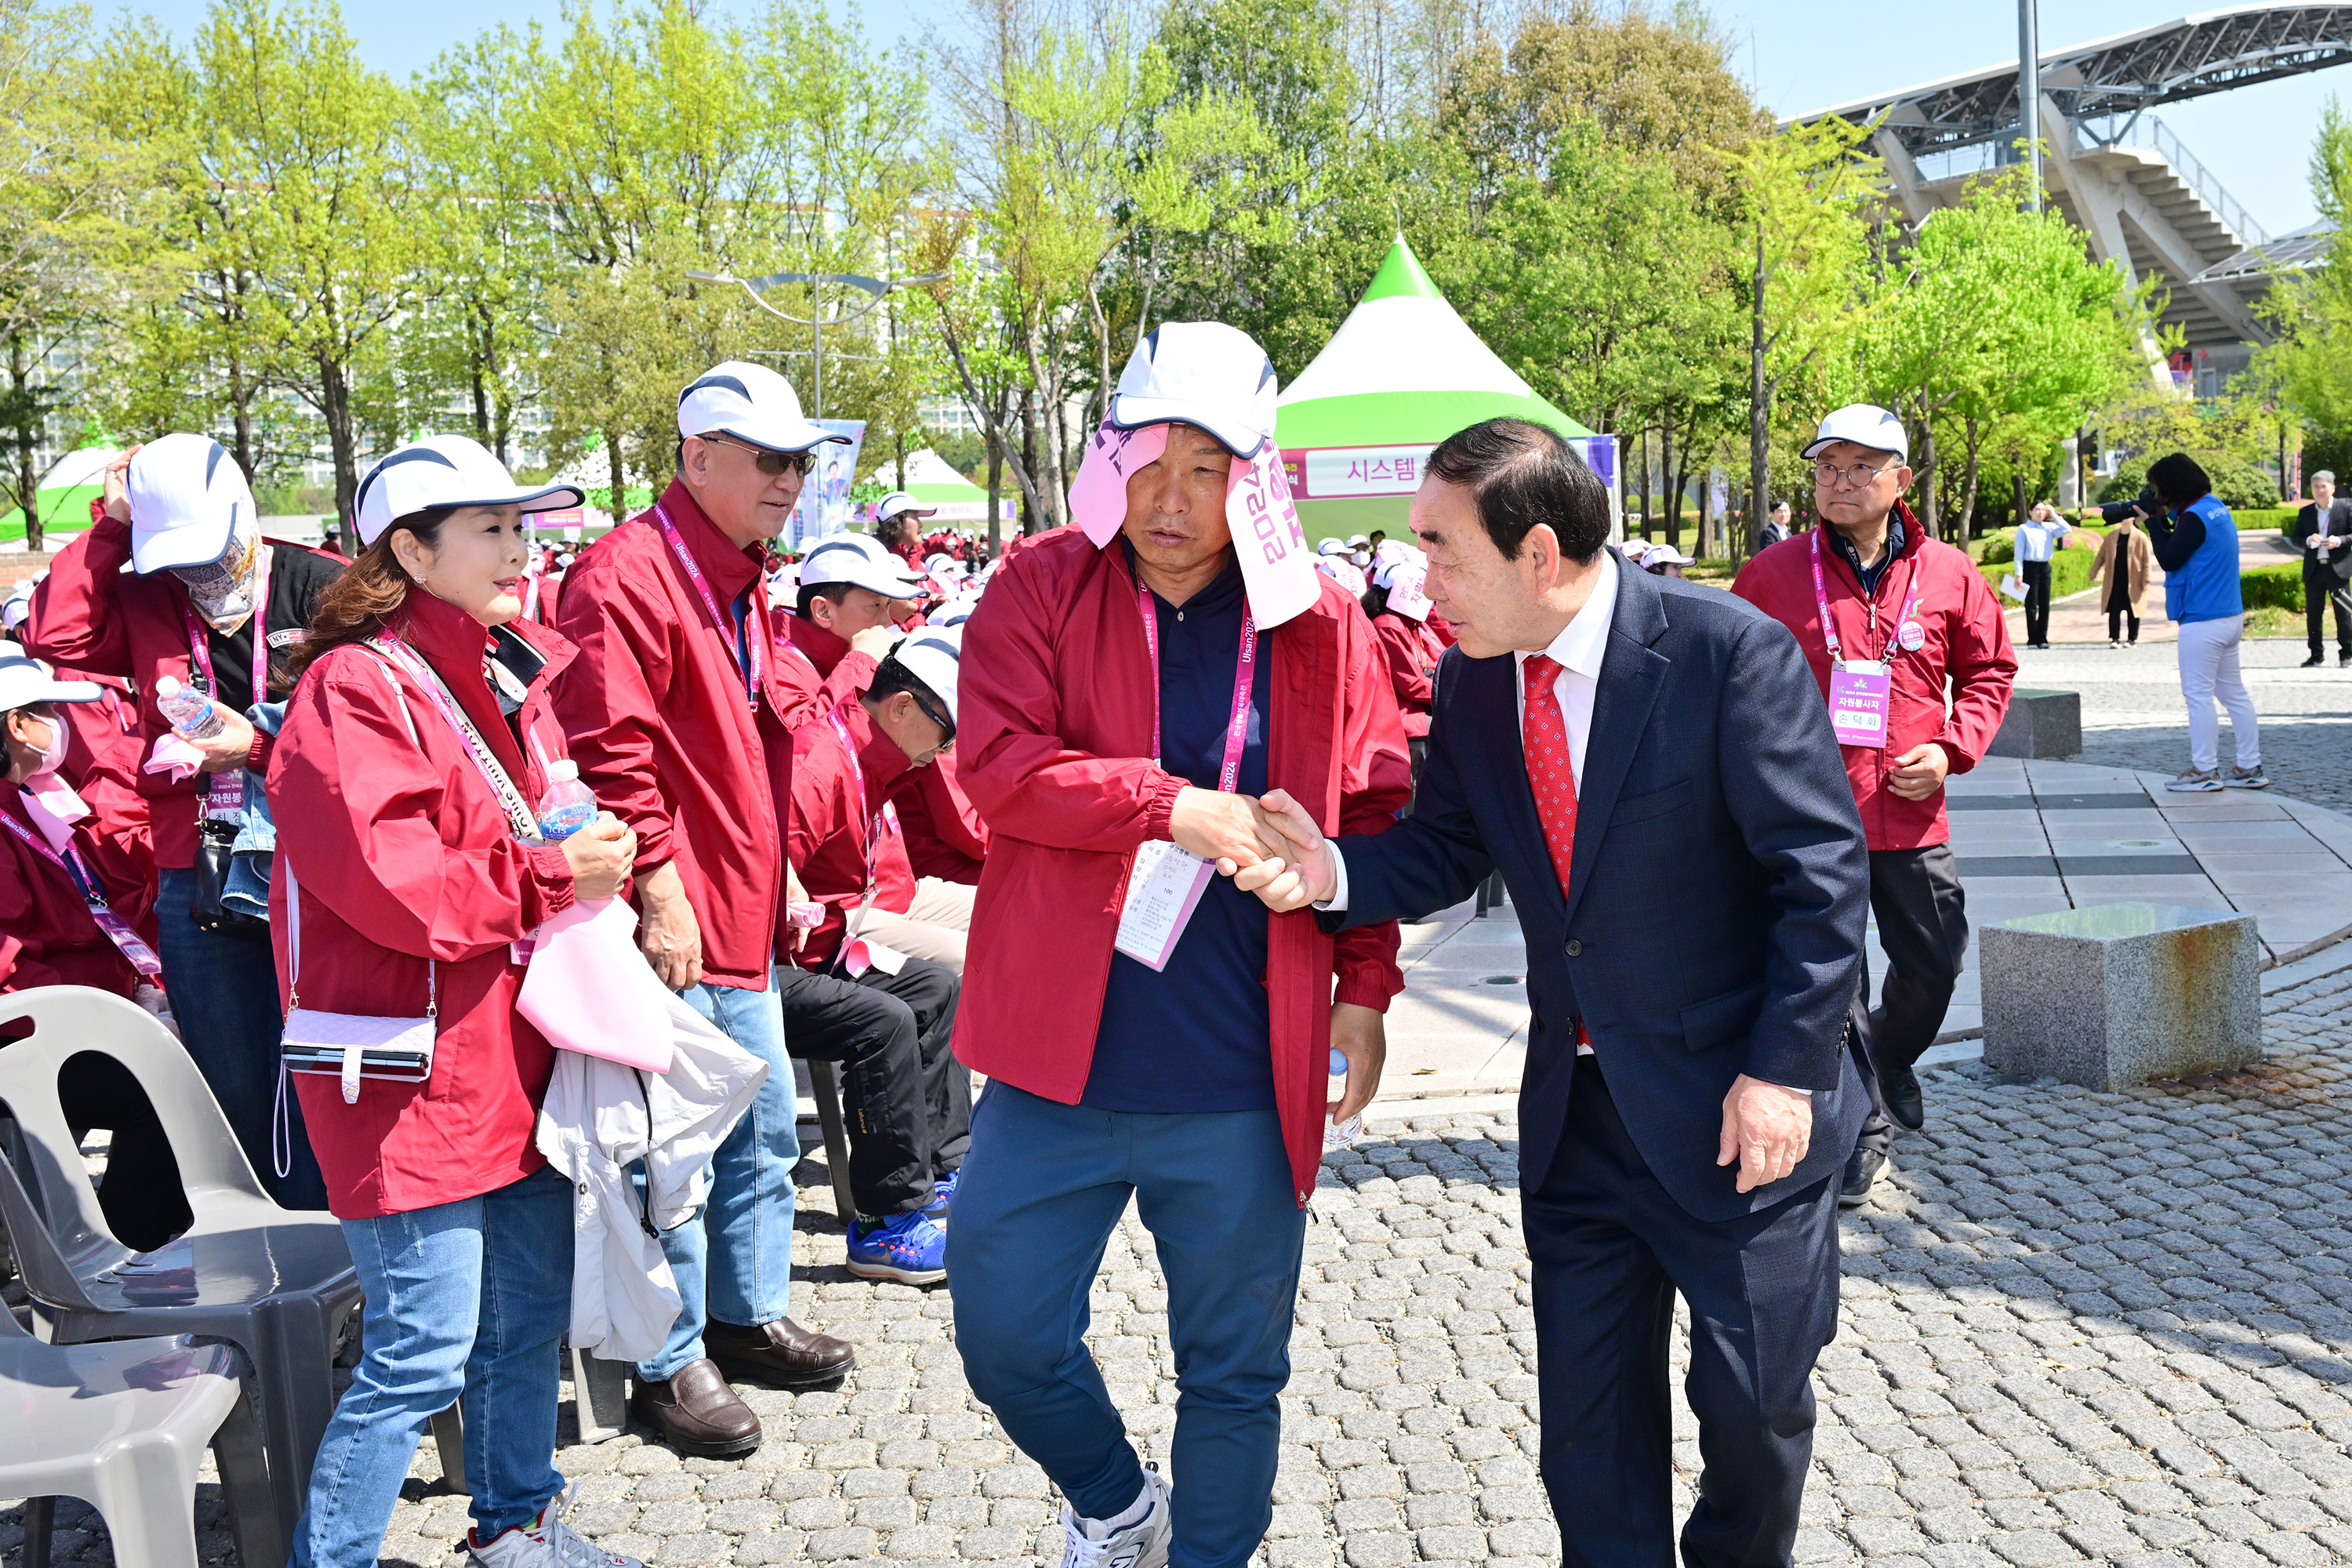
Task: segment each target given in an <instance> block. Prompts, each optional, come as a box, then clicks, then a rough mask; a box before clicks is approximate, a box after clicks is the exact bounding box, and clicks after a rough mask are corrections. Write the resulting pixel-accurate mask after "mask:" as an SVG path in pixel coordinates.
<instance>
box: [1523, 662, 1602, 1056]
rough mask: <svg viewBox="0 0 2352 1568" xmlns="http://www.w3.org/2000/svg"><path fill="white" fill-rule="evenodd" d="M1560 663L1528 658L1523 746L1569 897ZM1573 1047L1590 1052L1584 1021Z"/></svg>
mask: <svg viewBox="0 0 2352 1568" xmlns="http://www.w3.org/2000/svg"><path fill="white" fill-rule="evenodd" d="M1559 676H1560V666H1559V661H1557V660H1556V659H1553V658H1550V657H1549V655H1545V654H1540V653H1538V654H1529V655H1528V662H1527V667H1526V678H1527V683H1528V686H1527V692H1528V717H1527V722H1526V726H1525V729H1526V733H1525V736H1524V738H1523V741H1522V744H1523V746H1524V748H1525V750H1526V752H1527V756H1528V788H1529V789H1530V790H1532V791H1534V792H1535V797H1536V819H1537V820H1538V822H1540V823H1542V824H1543V836H1544V847H1545V848H1546V849H1547V850H1549V851H1550V853H1551V868H1552V872H1553V874H1554V875H1556V876H1557V877H1559V896H1560V898H1561V899H1562V900H1566V899H1567V897H1568V869H1569V867H1570V865H1572V864H1573V863H1574V862H1575V859H1576V766H1575V763H1574V762H1573V761H1572V760H1571V758H1570V752H1569V749H1568V719H1567V716H1566V715H1565V714H1563V713H1561V712H1560V710H1559V691H1558V690H1556V689H1555V686H1556V684H1557V682H1558V681H1559ZM1576 1043H1577V1044H1578V1045H1580V1046H1584V1047H1590V1046H1591V1044H1592V1037H1591V1036H1590V1035H1588V1034H1587V1033H1585V1029H1584V1020H1583V1019H1581V1018H1579V1019H1578V1020H1577V1021H1576Z"/></svg>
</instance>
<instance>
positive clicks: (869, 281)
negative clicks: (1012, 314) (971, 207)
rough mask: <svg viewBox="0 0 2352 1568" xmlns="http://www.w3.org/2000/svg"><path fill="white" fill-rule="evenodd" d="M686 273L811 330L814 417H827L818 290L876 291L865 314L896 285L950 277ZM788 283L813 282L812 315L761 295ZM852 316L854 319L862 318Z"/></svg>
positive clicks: (925, 274) (691, 278)
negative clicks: (727, 287) (725, 286)
mask: <svg viewBox="0 0 2352 1568" xmlns="http://www.w3.org/2000/svg"><path fill="white" fill-rule="evenodd" d="M686 276H687V279H688V281H689V282H695V283H731V284H734V285H735V286H736V287H738V288H740V289H742V290H743V291H744V292H745V293H746V294H749V295H751V303H753V304H755V305H757V306H759V307H760V309H761V310H765V311H767V312H768V314H770V315H772V316H774V317H776V318H777V319H779V320H780V321H790V322H792V323H793V325H795V326H802V327H806V328H808V329H809V330H810V333H811V337H812V352H813V356H814V360H815V363H816V368H815V369H814V372H812V373H811V374H810V377H809V398H810V401H811V402H812V403H813V404H814V405H815V412H814V413H813V414H811V415H810V416H809V417H810V418H812V419H822V418H824V303H823V300H822V299H821V297H820V296H819V295H818V292H817V290H818V289H821V288H822V287H824V285H825V284H827V283H838V284H841V285H843V286H844V287H845V288H850V289H862V290H864V291H865V292H866V293H868V294H871V295H873V296H874V303H873V304H871V305H868V306H866V309H865V310H861V311H859V312H858V316H859V317H862V316H865V315H868V314H871V313H872V312H873V310H875V309H876V307H877V306H879V305H880V304H881V303H882V299H883V296H885V295H887V294H888V293H889V292H890V291H891V290H892V289H911V288H913V287H915V286H916V285H918V284H922V283H944V282H946V281H948V274H946V273H944V272H919V273H917V274H915V275H914V276H913V277H911V278H868V277H866V275H865V274H864V273H862V272H770V273H766V274H763V275H762V276H761V277H758V278H737V277H735V276H733V275H732V274H730V273H726V272H703V271H689V272H688V273H687V275H686ZM785 283H805V284H807V285H808V286H809V314H808V315H806V316H795V315H793V314H791V313H790V312H788V311H784V310H778V309H776V307H774V306H773V305H771V304H769V303H768V301H767V300H764V299H762V298H761V295H762V294H763V293H764V292H765V291H766V290H768V289H773V288H776V287H777V286H779V285H780V284H785ZM848 319H850V320H853V321H854V320H856V319H858V318H857V317H851V318H848Z"/></svg>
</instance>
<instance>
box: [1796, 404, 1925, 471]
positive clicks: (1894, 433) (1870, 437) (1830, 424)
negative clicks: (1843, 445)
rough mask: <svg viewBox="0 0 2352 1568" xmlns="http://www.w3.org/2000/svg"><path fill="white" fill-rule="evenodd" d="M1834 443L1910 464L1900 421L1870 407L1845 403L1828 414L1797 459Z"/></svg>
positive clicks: (1868, 405) (1909, 449)
mask: <svg viewBox="0 0 2352 1568" xmlns="http://www.w3.org/2000/svg"><path fill="white" fill-rule="evenodd" d="M1838 441H1851V442H1853V444H1854V445H1855V446H1857V447H1869V448H1870V449H1871V450H1872V451H1874V452H1892V453H1894V454H1895V457H1896V458H1897V459H1899V460H1900V461H1902V462H1905V463H1908V462H1909V461H1910V460H1911V437H1910V436H1909V435H1908V434H1907V433H1906V431H1905V430H1904V428H1903V421H1902V420H1900V419H1897V418H1896V417H1895V416H1894V415H1892V414H1890V413H1888V412H1887V411H1886V410H1885V409H1884V408H1881V407H1879V406H1878V405H1876V404H1874V403H1849V404H1847V405H1845V406H1844V407H1843V408H1841V409H1839V410H1838V411H1837V412H1836V413H1834V414H1832V415H1831V416H1829V417H1828V418H1826V419H1824V420H1822V427H1821V429H1820V430H1819V431H1818V432H1816V433H1815V434H1814V436H1813V438H1812V440H1811V442H1810V443H1809V444H1808V445H1807V446H1806V447H1805V449H1804V450H1803V451H1802V452H1801V453H1799V454H1798V456H1800V457H1804V458H1810V457H1811V456H1812V455H1813V454H1814V453H1816V452H1819V451H1820V450H1821V449H1822V447H1827V446H1829V445H1831V444H1832V443H1833V442H1838Z"/></svg>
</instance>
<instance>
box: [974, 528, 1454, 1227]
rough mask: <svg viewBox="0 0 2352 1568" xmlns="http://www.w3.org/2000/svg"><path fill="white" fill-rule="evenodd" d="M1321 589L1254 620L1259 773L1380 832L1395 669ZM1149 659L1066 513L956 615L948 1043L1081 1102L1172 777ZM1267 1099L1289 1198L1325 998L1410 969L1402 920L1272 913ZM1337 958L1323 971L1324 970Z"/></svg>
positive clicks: (1381, 1001) (1375, 987)
mask: <svg viewBox="0 0 2352 1568" xmlns="http://www.w3.org/2000/svg"><path fill="white" fill-rule="evenodd" d="M1322 590H1323V591H1322V596H1321V597H1320V598H1319V599H1318V600H1317V601H1316V603H1315V604H1314V605H1311V606H1310V607H1308V608H1307V610H1306V611H1305V612H1303V613H1302V614H1300V615H1298V616H1295V617H1293V618H1292V619H1290V620H1288V621H1286V622H1285V623H1283V624H1282V625H1281V626H1276V627H1275V628H1274V629H1273V630H1272V631H1270V632H1268V633H1267V634H1266V644H1267V648H1268V656H1269V658H1270V659H1271V661H1272V668H1271V672H1270V673H1271V676H1272V684H1271V692H1272V710H1271V711H1270V712H1269V713H1268V715H1267V729H1268V734H1267V756H1266V775H1267V779H1268V781H1269V785H1270V787H1276V788H1280V789H1285V790H1287V791H1288V792H1289V793H1290V794H1291V795H1293V796H1294V797H1295V798H1297V800H1298V801H1299V802H1300V803H1301V804H1302V805H1306V806H1307V808H1308V809H1309V810H1310V811H1311V812H1313V813H1314V815H1315V818H1316V820H1317V821H1318V822H1319V823H1320V824H1321V825H1322V826H1323V827H1324V830H1325V831H1326V832H1330V833H1377V832H1380V831H1381V830H1382V829H1384V828H1386V827H1388V826H1391V824H1392V823H1394V821H1395V820H1396V812H1397V810H1398V808H1399V807H1401V806H1402V805H1404V804H1405V802H1406V800H1407V799H1408V798H1410V796H1411V794H1412V764H1411V763H1410V761H1409V760H1408V758H1407V756H1406V752H1405V741H1404V728H1403V725H1402V723H1401V722H1400V721H1399V720H1398V717H1397V710H1396V700H1395V698H1394V697H1392V696H1391V695H1390V690H1389V672H1388V666H1387V662H1386V660H1385V659H1384V658H1382V657H1381V651H1380V647H1379V645H1378V642H1377V641H1376V639H1375V638H1374V637H1373V635H1372V629H1371V627H1370V625H1369V624H1368V623H1367V622H1366V621H1365V619H1364V615H1363V611H1362V609H1361V607H1360V606H1359V605H1357V604H1356V602H1355V600H1353V599H1352V598H1350V597H1349V595H1348V592H1347V590H1345V589H1344V588H1341V587H1340V586H1339V584H1336V583H1332V582H1329V581H1328V580H1327V581H1325V582H1323V584H1322ZM1154 686H1155V682H1154V671H1153V669H1152V665H1151V656H1150V650H1149V648H1148V647H1147V646H1146V644H1145V642H1144V637H1143V626H1142V622H1141V620H1140V618H1139V616H1138V615H1137V613H1136V595H1135V579H1134V577H1133V576H1132V575H1131V574H1130V573H1129V569H1128V564H1127V559H1126V555H1125V552H1122V551H1120V550H1119V549H1118V548H1117V547H1116V546H1113V547H1112V548H1109V549H1104V550H1097V549H1096V548H1095V546H1094V545H1093V544H1092V543H1091V542H1089V541H1088V540H1087V536H1086V535H1085V534H1084V533H1083V532H1081V531H1078V530H1077V529H1075V528H1062V529H1055V530H1053V531H1049V532H1045V533H1041V534H1039V535H1037V536H1036V537H1035V538H1034V539H1033V540H1031V541H1029V542H1027V543H1026V544H1025V545H1024V547H1023V548H1022V549H1020V550H1018V551H1014V552H1010V553H1008V555H1007V556H1006V558H1005V560H1004V563H1003V565H1001V566H1000V567H999V568H998V569H997V572H996V575H995V576H994V577H993V578H992V579H991V580H990V582H989V586H988V594H987V595H986V596H985V597H984V598H982V600H981V603H980V607H979V608H978V609H977V610H975V611H974V612H973V613H972V616H971V620H969V621H968V622H966V623H965V626H964V641H963V661H962V674H961V677H960V680H959V687H958V690H959V697H960V708H961V712H960V714H959V719H960V722H959V724H958V725H957V730H956V754H957V758H958V769H959V772H958V777H959V779H960V780H961V783H962V784H963V787H964V789H965V791H966V793H967V794H969V795H971V800H972V804H973V805H976V806H978V807H979V808H980V811H981V813H982V816H985V817H986V818H987V820H988V826H989V847H988V865H987V868H986V869H985V870H983V871H982V873H981V879H980V891H979V894H978V896H977V899H976V900H975V903H974V906H973V910H972V921H971V944H970V948H969V952H968V956H967V959H966V962H965V965H964V983H963V996H962V1000H961V1004H960V1005H959V1006H958V1009H957V1014H956V1036H955V1054H956V1058H957V1059H958V1060H960V1061H961V1062H962V1063H964V1064H965V1065H966V1066H967V1067H970V1068H972V1069H973V1070H974V1071H976V1072H982V1073H985V1074H987V1075H988V1076H989V1077H990V1078H1001V1079H1005V1080H1006V1081H1008V1082H1010V1083H1013V1084H1015V1085H1017V1086H1018V1087H1020V1088H1022V1089H1027V1090H1028V1091H1029V1092H1031V1093H1033V1094H1036V1095H1041V1096H1043V1097H1045V1099H1048V1100H1059V1101H1061V1102H1062V1103H1063V1104H1065V1105H1075V1104H1076V1103H1077V1101H1078V1099H1079V1097H1080V1096H1081V1095H1083V1094H1084V1093H1085V1092H1086V1085H1087V1073H1088V1071H1089V1070H1090V1068H1092V1066H1093V1063H1094V1049H1095V1037H1096V1034H1097V1029H1098V1027H1099V1026H1100V1024H1101V1021H1102V997H1103V988H1104V985H1105V984H1107V982H1108V977H1109V973H1110V960H1111V941H1112V938H1113V937H1114V936H1115V935H1116V933H1117V931H1118V913H1119V908H1120V906H1121V904H1122V903H1123V902H1124V901H1125V899H1126V896H1127V878H1128V872H1129V869H1130V868H1132V866H1133V865H1134V861H1135V851H1136V849H1137V848H1138V847H1139V846H1141V845H1143V844H1144V843H1146V842H1148V841H1150V840H1153V839H1163V838H1166V837H1168V818H1169V813H1170V811H1171V809H1172V808H1173V806H1174V805H1175V802H1176V796H1177V794H1178V793H1179V792H1180V791H1181V790H1182V789H1183V788H1185V787H1186V786H1185V781H1183V780H1182V779H1181V778H1178V777H1177V776H1176V775H1174V774H1173V773H1169V772H1167V771H1166V770H1165V769H1163V768H1161V767H1160V764H1159V763H1157V762H1156V761H1154V760H1153V759H1152V757H1151V755H1150V752H1151V725H1152V709H1153V700H1154ZM1266 938H1267V949H1266V952H1267V959H1266V974H1265V985H1266V989H1267V992H1268V993H1269V999H1270V1003H1271V1017H1272V1020H1273V1038H1272V1040H1271V1041H1270V1048H1271V1050H1272V1052H1273V1058H1274V1083H1275V1101H1276V1110H1277V1111H1278V1112H1279V1114H1280V1116H1281V1120H1282V1128H1283V1141H1284V1143H1285V1145H1286V1148H1287V1150H1288V1152H1289V1155H1290V1163H1291V1172H1292V1174H1293V1175H1294V1177H1296V1179H1297V1190H1298V1195H1299V1201H1300V1202H1301V1203H1304V1202H1306V1199H1307V1193H1308V1192H1310V1191H1311V1190H1313V1188H1314V1185H1315V1168H1316V1166H1317V1164H1318V1163H1319V1162H1320V1160H1321V1158H1322V1131H1321V1129H1322V1125H1323V1117H1324V1111H1325V1108H1326V1106H1327V1105H1328V1089H1327V1083H1328V1079H1327V1068H1328V1065H1329V1058H1328V1051H1329V1047H1330V1027H1329V1025H1330V1014H1331V1004H1332V1003H1333V1001H1334V1000H1337V1001H1340V1002H1349V1003H1355V1004H1359V1005H1363V1006H1367V1007H1374V1008H1379V1009H1381V1010H1383V1011H1385V1010H1386V1008H1387V1006H1388V1000H1389V998H1390V997H1391V996H1393V995H1395V994H1397V993H1398V992H1399V991H1401V990H1402V989H1403V988H1404V980H1403V977H1402V975H1401V974H1400V973H1398V971H1397V966H1396V950H1397V931H1396V927H1395V925H1394V924H1393V923H1390V924H1386V925H1379V926H1369V927H1365V928H1363V929H1361V930H1358V931H1348V932H1345V933H1343V934H1341V935H1340V936H1339V937H1337V938H1332V937H1328V936H1326V935H1324V934H1323V933H1322V931H1320V930H1319V929H1318V927H1317V925H1316V923H1315V918H1314V914H1313V912H1312V911H1311V910H1297V911H1295V912H1293V913H1290V914H1282V915H1273V916H1270V917H1269V918H1268V923H1267V932H1266ZM1335 980H1336V990H1335V984H1334V982H1335Z"/></svg>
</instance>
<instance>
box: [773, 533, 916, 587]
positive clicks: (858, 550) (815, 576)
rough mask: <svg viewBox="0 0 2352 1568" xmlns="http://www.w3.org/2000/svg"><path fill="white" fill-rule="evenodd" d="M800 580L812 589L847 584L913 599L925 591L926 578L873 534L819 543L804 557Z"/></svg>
mask: <svg viewBox="0 0 2352 1568" xmlns="http://www.w3.org/2000/svg"><path fill="white" fill-rule="evenodd" d="M800 580H801V582H802V583H803V584H807V585H812V586H814V585H815V584H829V583H846V584H849V585H850V586H851V587H853V588H868V589H871V590H873V591H874V592H875V593H877V594H879V595H882V596H883V597H884V598H886V599H911V598H913V597H914V596H915V595H918V594H919V593H921V592H922V591H923V583H922V579H920V578H919V577H917V576H916V575H915V574H914V573H913V572H911V571H910V570H908V566H907V563H905V562H904V561H901V560H900V559H898V557H897V556H896V555H893V554H891V553H890V552H889V551H887V550H886V549H884V548H883V545H882V542H881V541H880V540H878V539H877V538H875V537H874V536H873V535H872V534H870V533H835V534H828V535H827V536H825V537H824V538H823V539H820V540H818V541H817V542H815V543H814V544H812V545H810V546H809V552H808V553H807V554H806V555H803V556H802V557H801V579H800Z"/></svg>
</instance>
